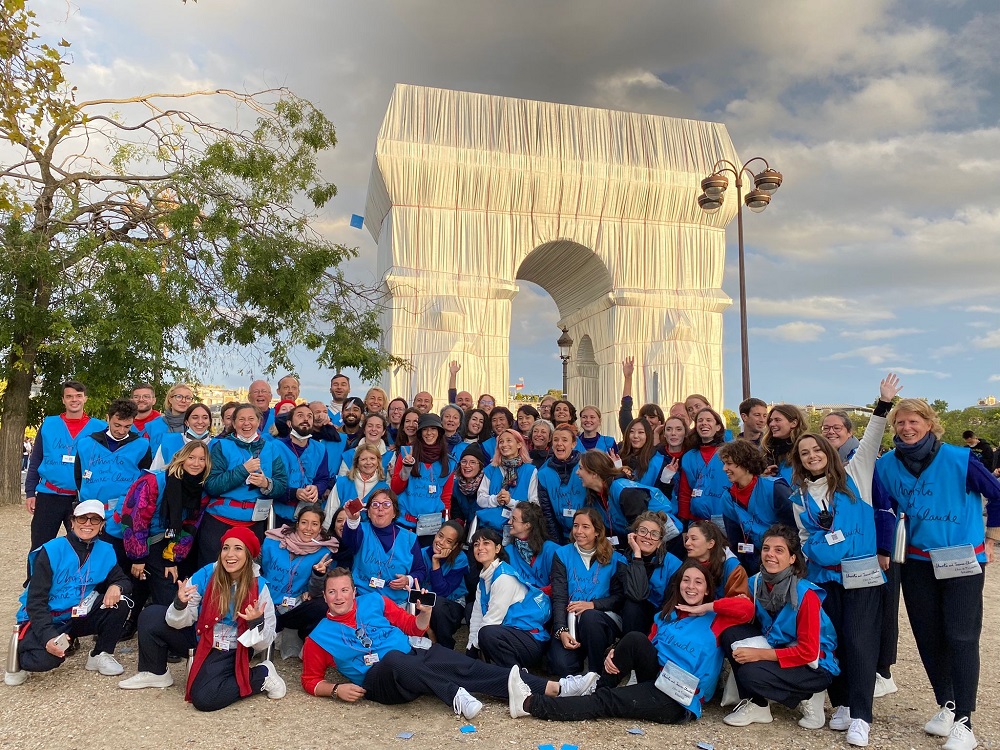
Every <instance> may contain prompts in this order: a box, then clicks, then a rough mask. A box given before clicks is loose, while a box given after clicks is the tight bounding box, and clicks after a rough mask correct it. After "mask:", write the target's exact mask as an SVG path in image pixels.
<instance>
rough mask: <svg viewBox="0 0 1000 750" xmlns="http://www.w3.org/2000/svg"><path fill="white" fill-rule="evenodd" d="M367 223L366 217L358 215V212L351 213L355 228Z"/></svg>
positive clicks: (352, 223)
mask: <svg viewBox="0 0 1000 750" xmlns="http://www.w3.org/2000/svg"><path fill="white" fill-rule="evenodd" d="M364 225H365V217H364V216H358V214H351V226H352V227H354V228H355V229H361V227H363V226H364Z"/></svg>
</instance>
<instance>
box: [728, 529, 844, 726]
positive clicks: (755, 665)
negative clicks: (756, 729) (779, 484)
mask: <svg viewBox="0 0 1000 750" xmlns="http://www.w3.org/2000/svg"><path fill="white" fill-rule="evenodd" d="M805 574H806V562H805V560H804V559H803V555H802V547H801V545H800V543H799V536H798V534H797V533H796V532H795V530H794V529H792V528H789V527H788V526H780V525H779V526H772V527H771V528H770V529H768V530H767V532H765V534H764V542H763V544H762V545H761V568H760V573H758V574H757V575H755V576H753V577H752V578H751V579H750V584H749V588H750V596H751V597H752V599H753V602H754V606H755V608H756V620H755V622H754V623H753V624H751V625H737V626H735V627H732V628H730V629H728V630H727V631H726V632H725V633H723V634H722V645H723V648H724V649H725V653H726V656H727V657H728V659H729V662H730V664H731V665H732V668H733V676H734V679H735V680H736V687H737V689H738V691H739V696H740V702H739V704H738V705H737V706H736V708H735V710H733V712H732V713H730V714H729V715H728V716H726V717H725V718H724V719H723V721H724V722H725V723H726V724H728V725H729V726H732V727H745V726H749V725H750V724H769V723H771V721H772V718H771V703H770V702H771V701H777V702H778V703H781V704H783V705H785V706H786V707H788V708H795V707H796V706H798V707H799V710H800V711H801V712H802V718H801V719H799V726H800V727H802V728H803V729H820V728H822V726H823V724H824V723H825V719H824V716H823V701H824V700H825V699H826V693H825V691H826V689H827V687H829V685H830V682H831V681H832V680H833V678H834V677H836V676H837V675H838V674H840V664H839V663H838V661H837V657H836V656H835V651H836V649H837V634H836V631H835V630H834V629H833V623H831V622H830V618H829V617H827V615H826V613H825V612H824V611H823V607H822V604H823V598H824V596H825V595H826V594H825V592H824V591H823V589H821V588H820V587H819V586H816V585H815V584H813V583H810V582H809V581H808V580H806V578H805Z"/></svg>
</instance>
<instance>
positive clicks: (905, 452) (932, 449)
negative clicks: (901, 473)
mask: <svg viewBox="0 0 1000 750" xmlns="http://www.w3.org/2000/svg"><path fill="white" fill-rule="evenodd" d="M892 444H893V447H895V449H896V458H898V459H899V460H900V462H901V463H902V464H903V466H905V467H906V470H907V471H908V472H910V473H911V474H912V475H913V476H915V477H919V476H920V475H921V474H922V473H923V471H924V469H926V468H927V467H928V466H930V465H931V461H933V460H934V458H935V456H937V453H938V450H940V449H941V441H940V440H938V438H937V436H936V435H935V434H934V433H933V432H928V433H927V434H926V435H924V436H923V438H921V439H920V440H919V441H917V442H916V443H914V444H913V445H907V444H906V443H904V442H903V441H902V440H900V439H899V436H898V435H897V436H895V437H894V438H893V439H892Z"/></svg>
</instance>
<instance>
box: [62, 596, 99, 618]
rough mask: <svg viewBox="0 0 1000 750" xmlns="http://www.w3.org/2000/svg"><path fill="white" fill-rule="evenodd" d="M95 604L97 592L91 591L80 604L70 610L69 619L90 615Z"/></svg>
mask: <svg viewBox="0 0 1000 750" xmlns="http://www.w3.org/2000/svg"><path fill="white" fill-rule="evenodd" d="M96 603H97V592H96V591H91V592H90V595H89V596H87V597H86V598H85V599H84V600H83V601H82V602H80V603H79V604H77V605H76V606H75V607H73V609H71V610H70V613H69V614H70V617H86V616H87V615H89V614H90V610H91V608H92V607H93V606H94V604H96Z"/></svg>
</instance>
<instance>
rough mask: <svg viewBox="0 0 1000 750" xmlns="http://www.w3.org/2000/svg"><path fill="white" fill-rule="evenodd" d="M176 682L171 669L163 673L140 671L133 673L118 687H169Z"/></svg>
mask: <svg viewBox="0 0 1000 750" xmlns="http://www.w3.org/2000/svg"><path fill="white" fill-rule="evenodd" d="M173 684H174V678H173V676H172V675H171V674H170V672H169V670H168V671H167V672H165V673H163V674H153V673H152V672H139V673H137V674H134V675H132V676H131V677H129V678H128V679H127V680H122V681H121V682H119V683H118V687H120V688H122V689H123V690H140V689H142V688H150V687H155V688H167V687H170V686H171V685H173Z"/></svg>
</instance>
